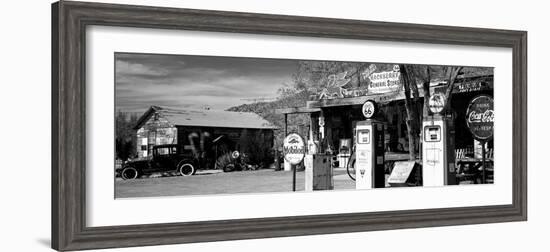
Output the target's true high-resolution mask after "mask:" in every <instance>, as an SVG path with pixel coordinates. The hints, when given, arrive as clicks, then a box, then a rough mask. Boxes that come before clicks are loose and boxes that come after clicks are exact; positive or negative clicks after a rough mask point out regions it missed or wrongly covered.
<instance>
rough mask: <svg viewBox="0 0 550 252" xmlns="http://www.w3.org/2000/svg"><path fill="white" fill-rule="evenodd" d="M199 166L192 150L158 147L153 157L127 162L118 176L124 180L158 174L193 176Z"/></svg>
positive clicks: (166, 146)
mask: <svg viewBox="0 0 550 252" xmlns="http://www.w3.org/2000/svg"><path fill="white" fill-rule="evenodd" d="M198 164H199V162H198V160H197V159H196V158H195V157H194V155H193V152H192V151H191V150H186V149H184V148H183V147H182V146H178V145H175V144H166V145H157V146H154V147H153V153H152V155H151V156H148V157H145V158H140V159H134V160H130V161H128V162H125V163H124V164H122V166H121V168H119V169H118V170H117V174H118V175H120V177H122V178H123V179H135V178H139V177H140V176H142V175H147V174H152V173H156V172H175V173H176V174H177V175H181V176H191V175H193V174H195V172H196V171H197V168H198Z"/></svg>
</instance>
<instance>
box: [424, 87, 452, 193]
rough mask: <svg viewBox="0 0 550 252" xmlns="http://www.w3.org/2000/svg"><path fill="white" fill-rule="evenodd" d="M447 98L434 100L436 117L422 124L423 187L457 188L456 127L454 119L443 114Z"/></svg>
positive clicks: (425, 118) (440, 97)
mask: <svg viewBox="0 0 550 252" xmlns="http://www.w3.org/2000/svg"><path fill="white" fill-rule="evenodd" d="M445 101H446V99H445V96H444V95H443V94H439V93H437V94H434V95H432V96H431V97H430V100H429V108H430V111H431V112H432V113H433V115H431V116H426V117H424V118H423V120H422V185H423V186H444V185H456V184H457V180H456V167H455V142H454V124H453V121H452V118H447V117H445V116H443V115H441V114H440V113H441V112H442V111H443V108H444V107H445Z"/></svg>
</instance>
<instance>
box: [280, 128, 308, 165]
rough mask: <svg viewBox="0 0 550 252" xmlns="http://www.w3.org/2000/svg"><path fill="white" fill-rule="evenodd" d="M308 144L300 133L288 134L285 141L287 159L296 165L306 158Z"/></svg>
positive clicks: (285, 156)
mask: <svg viewBox="0 0 550 252" xmlns="http://www.w3.org/2000/svg"><path fill="white" fill-rule="evenodd" d="M305 154H306V145H305V142H304V139H303V138H302V137H301V136H300V135H298V133H290V134H288V135H287V136H286V137H285V139H284V141H283V155H284V158H285V160H286V161H288V162H289V163H290V164H293V165H296V164H299V163H300V162H302V160H304V156H305Z"/></svg>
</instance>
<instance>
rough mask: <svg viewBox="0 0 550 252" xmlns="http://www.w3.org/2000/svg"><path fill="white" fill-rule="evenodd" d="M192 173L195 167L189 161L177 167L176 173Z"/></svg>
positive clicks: (184, 174) (186, 174)
mask: <svg viewBox="0 0 550 252" xmlns="http://www.w3.org/2000/svg"><path fill="white" fill-rule="evenodd" d="M193 174H195V167H194V166H193V165H192V164H190V163H184V164H181V165H180V166H179V167H178V175H181V176H191V175H193Z"/></svg>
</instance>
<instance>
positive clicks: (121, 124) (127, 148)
mask: <svg viewBox="0 0 550 252" xmlns="http://www.w3.org/2000/svg"><path fill="white" fill-rule="evenodd" d="M137 120H138V117H137V115H136V114H135V113H131V114H130V115H129V116H128V113H125V112H122V111H118V112H117V113H116V115H115V134H116V135H115V149H116V150H115V152H116V157H117V158H118V159H122V160H127V159H128V158H130V157H133V156H135V155H136V152H137V150H136V146H137V145H136V141H137V139H136V132H135V131H134V129H133V127H134V126H135V125H136V123H137Z"/></svg>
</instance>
